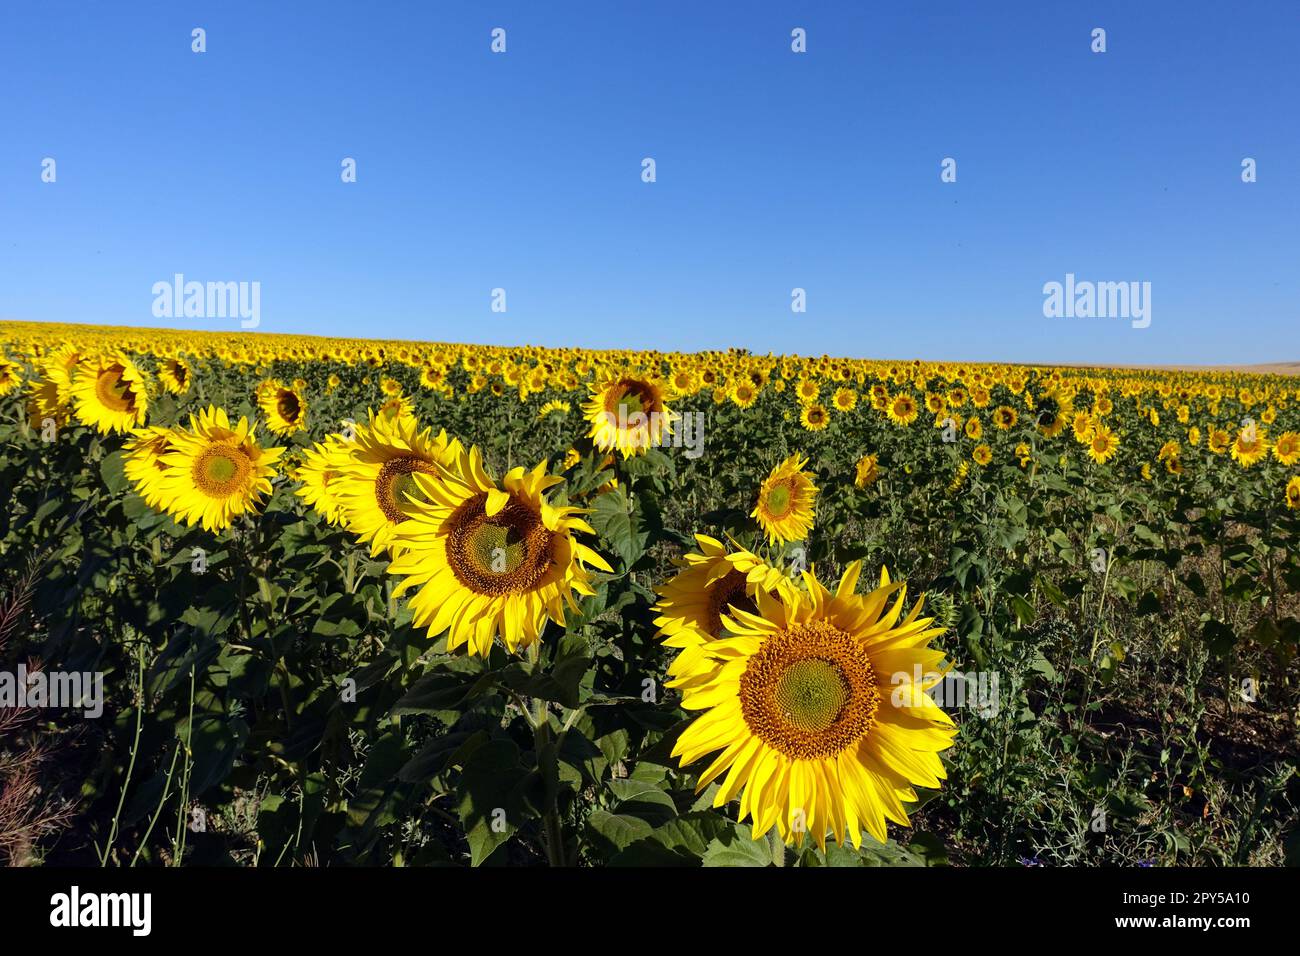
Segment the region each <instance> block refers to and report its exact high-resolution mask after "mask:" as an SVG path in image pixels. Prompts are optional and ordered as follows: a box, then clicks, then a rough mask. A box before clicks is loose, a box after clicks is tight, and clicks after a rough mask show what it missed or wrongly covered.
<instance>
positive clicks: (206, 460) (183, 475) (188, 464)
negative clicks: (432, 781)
mask: <svg viewBox="0 0 1300 956" xmlns="http://www.w3.org/2000/svg"><path fill="white" fill-rule="evenodd" d="M168 441H169V443H170V450H169V451H168V452H167V453H166V454H164V455H162V456H161V459H160V460H161V463H162V465H163V471H162V474H161V477H160V478H159V479H158V492H159V495H160V497H161V500H162V501H163V503H164V506H165V507H166V509H167V510H168V511H169V512H170V513H171V514H172V515H173V517H175V518H176V519H177V520H178V521H183V522H184V523H185V524H187V525H192V524H202V525H203V529H204V530H205V531H221V530H222V529H224V528H228V527H229V526H230V524H231V522H232V521H233V520H234V519H235V517H236V516H237V515H240V514H243V513H244V512H245V511H249V510H251V509H252V508H254V507H255V506H256V505H257V504H258V502H259V500H260V498H261V497H262V496H263V495H269V494H270V493H271V479H272V478H273V477H274V476H275V467H274V463H275V461H276V459H277V458H279V457H280V455H281V454H283V453H284V449H283V448H262V447H261V446H259V445H258V444H257V440H256V438H255V437H254V434H253V428H252V426H251V425H249V423H248V419H247V418H241V419H240V420H239V423H238V424H237V425H233V426H232V425H231V424H230V418H229V416H228V415H227V414H226V411H225V409H223V408H216V407H215V406H212V405H209V406H208V407H207V409H206V410H205V411H203V412H201V413H199V415H197V416H195V415H191V416H190V427H189V428H188V429H184V428H177V429H173V430H172V432H171V434H170V436H169V438H168Z"/></svg>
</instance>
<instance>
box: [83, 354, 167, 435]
mask: <svg viewBox="0 0 1300 956" xmlns="http://www.w3.org/2000/svg"><path fill="white" fill-rule="evenodd" d="M72 401H73V406H74V408H75V410H76V415H77V419H78V421H80V422H81V423H82V424H84V425H89V426H91V427H92V428H95V429H97V430H98V431H99V432H100V433H101V434H108V433H109V432H125V431H130V430H132V429H134V428H138V427H140V426H141V425H143V424H144V423H145V418H146V416H147V415H148V412H149V392H148V383H147V381H146V379H145V377H144V374H143V373H142V372H141V371H140V370H139V369H138V368H136V366H135V363H134V362H132V361H131V359H130V358H128V357H127V356H126V354H125V353H123V352H114V353H111V354H108V355H99V356H95V357H93V358H91V359H88V360H87V361H86V362H84V363H82V364H80V365H78V366H77V367H76V370H75V371H74V373H73V378H72Z"/></svg>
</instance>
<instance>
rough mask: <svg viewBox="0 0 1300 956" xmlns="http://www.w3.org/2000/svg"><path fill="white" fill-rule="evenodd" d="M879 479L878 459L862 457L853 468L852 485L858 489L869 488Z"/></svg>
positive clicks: (872, 456)
mask: <svg viewBox="0 0 1300 956" xmlns="http://www.w3.org/2000/svg"><path fill="white" fill-rule="evenodd" d="M879 477H880V457H879V456H878V455H863V456H862V457H861V458H859V459H858V463H857V465H856V466H855V467H854V475H853V483H854V484H855V485H857V486H858V487H859V488H869V487H870V486H871V485H873V484H875V483H876V480H877V479H878V478H879Z"/></svg>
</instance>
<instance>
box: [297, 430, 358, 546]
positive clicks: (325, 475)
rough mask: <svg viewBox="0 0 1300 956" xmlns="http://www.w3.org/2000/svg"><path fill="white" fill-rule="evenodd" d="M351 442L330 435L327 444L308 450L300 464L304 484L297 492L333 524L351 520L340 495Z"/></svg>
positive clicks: (299, 476) (299, 470)
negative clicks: (343, 469)
mask: <svg viewBox="0 0 1300 956" xmlns="http://www.w3.org/2000/svg"><path fill="white" fill-rule="evenodd" d="M349 450H350V445H349V444H348V442H346V441H344V440H343V438H342V436H340V435H327V436H326V437H325V442H324V444H321V443H320V442H317V443H316V445H315V447H314V448H313V449H312V450H310V451H308V452H305V453H304V454H303V456H302V463H301V464H300V465H299V466H298V474H297V477H298V479H299V480H300V481H301V482H302V485H301V486H300V487H299V488H298V489H297V491H295V492H294V494H296V495H297V496H298V497H299V498H301V499H302V500H303V501H305V502H306V503H307V504H308V505H310V506H311V507H312V508H313V509H314V510H315V511H316V513H317V514H319V515H320V516H321V517H322V518H324V519H325V520H326V521H328V522H329V523H330V524H337V525H343V524H346V523H347V513H346V511H345V510H344V508H343V501H342V500H341V499H340V498H339V495H338V483H337V482H338V479H339V476H340V474H341V471H340V469H341V467H342V465H343V463H344V462H346V461H347V459H348V453H349Z"/></svg>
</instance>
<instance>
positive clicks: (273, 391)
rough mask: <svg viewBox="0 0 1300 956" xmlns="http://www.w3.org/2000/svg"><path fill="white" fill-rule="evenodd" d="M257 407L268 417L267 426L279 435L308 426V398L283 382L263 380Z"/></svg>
mask: <svg viewBox="0 0 1300 956" xmlns="http://www.w3.org/2000/svg"><path fill="white" fill-rule="evenodd" d="M257 407H258V408H260V409H261V410H262V414H263V415H264V416H265V417H266V427H267V428H269V429H270V430H271V431H272V432H274V433H275V434H277V435H292V434H293V433H294V432H296V431H301V430H302V429H304V428H306V427H307V400H306V399H305V398H304V397H303V395H302V393H301V392H300V391H298V390H297V389H295V388H293V387H292V386H290V385H285V384H284V383H283V382H280V381H277V380H275V379H272V380H271V381H269V382H263V383H262V385H261V386H260V387H259V388H258V390H257Z"/></svg>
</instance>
